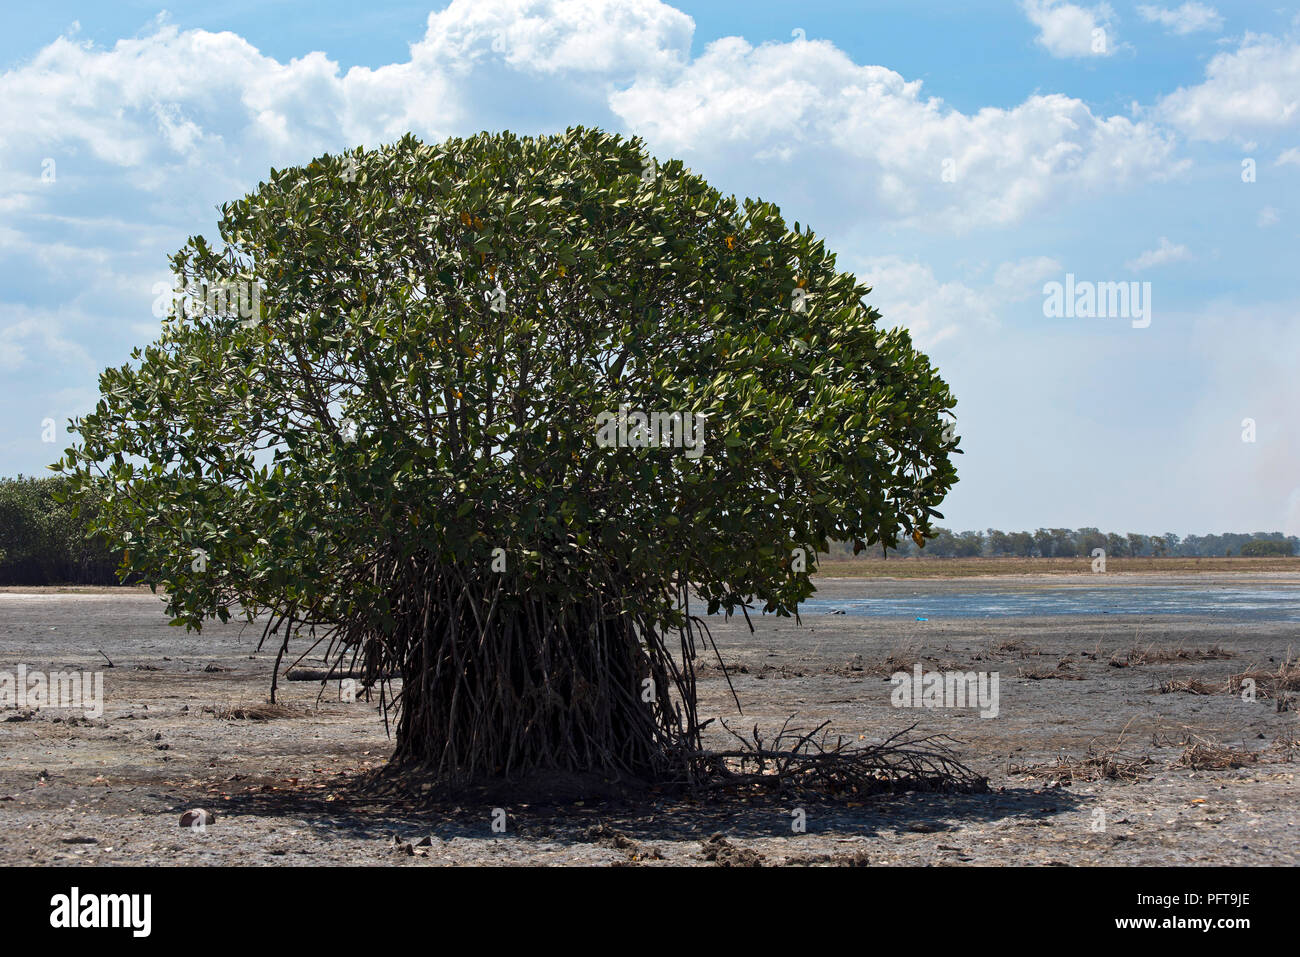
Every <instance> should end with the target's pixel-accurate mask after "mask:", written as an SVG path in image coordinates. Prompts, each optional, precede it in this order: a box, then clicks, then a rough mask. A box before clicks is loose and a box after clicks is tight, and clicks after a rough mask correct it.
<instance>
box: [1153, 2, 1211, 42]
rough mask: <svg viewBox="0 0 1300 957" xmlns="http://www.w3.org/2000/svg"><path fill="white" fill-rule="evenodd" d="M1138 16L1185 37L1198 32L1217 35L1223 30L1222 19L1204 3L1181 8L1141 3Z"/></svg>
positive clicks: (1188, 4) (1194, 3) (1191, 3)
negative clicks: (1209, 32) (1205, 31)
mask: <svg viewBox="0 0 1300 957" xmlns="http://www.w3.org/2000/svg"><path fill="white" fill-rule="evenodd" d="M1137 10H1138V15H1139V16H1141V17H1142V19H1143V20H1145V21H1147V23H1158V24H1160V25H1161V26H1163V27H1164V28H1165V29H1166V30H1168V31H1169V32H1170V33H1176V34H1179V35H1185V34H1188V33H1195V32H1197V31H1198V30H1209V31H1211V32H1215V33H1217V32H1218V31H1219V30H1222V29H1223V17H1221V16H1219V11H1218V10H1215V9H1214V7H1211V6H1207V5H1206V4H1204V3H1196V2H1195V0H1192V2H1190V3H1184V4H1183V5H1182V6H1181V7H1173V8H1168V7H1156V6H1152V5H1151V4H1146V3H1142V4H1139V5H1138V8H1137Z"/></svg>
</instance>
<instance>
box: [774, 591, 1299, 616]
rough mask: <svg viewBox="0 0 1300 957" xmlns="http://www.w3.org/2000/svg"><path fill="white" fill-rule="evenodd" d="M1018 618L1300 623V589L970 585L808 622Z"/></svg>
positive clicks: (826, 605) (822, 609)
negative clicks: (1162, 618)
mask: <svg viewBox="0 0 1300 957" xmlns="http://www.w3.org/2000/svg"><path fill="white" fill-rule="evenodd" d="M836 611H842V612H844V613H845V614H846V615H870V616H873V617H888V616H896V617H909V618H917V617H919V618H927V619H929V620H931V621H936V620H940V619H944V618H1018V617H1022V616H1029V615H1206V616H1210V617H1217V618H1224V619H1231V620H1239V621H1300V587H1278V586H1277V585H1275V584H1273V585H1267V586H1258V587H1254V586H1243V585H1235V586H1216V587H1203V586H1178V585H1173V586H1170V585H1129V584H1122V585H1121V584H1115V585H1106V586H1099V587H1098V586H1094V587H1084V586H1080V587H1068V588H1050V587H1049V588H989V587H973V588H972V589H971V590H969V591H962V590H957V589H952V590H944V591H942V592H937V591H935V590H932V589H920V588H918V589H917V590H916V591H915V593H914V594H911V595H900V594H897V593H896V592H895V593H894V594H889V595H878V596H873V597H868V598H837V599H836V598H812V599H809V600H808V601H806V602H804V603H803V604H802V605H800V607H799V613H800V614H801V615H804V616H815V615H828V614H832V613H833V612H836Z"/></svg>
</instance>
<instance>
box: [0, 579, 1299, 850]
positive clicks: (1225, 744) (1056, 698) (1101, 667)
mask: <svg viewBox="0 0 1300 957" xmlns="http://www.w3.org/2000/svg"><path fill="white" fill-rule="evenodd" d="M1133 581H1134V582H1136V581H1137V579H1134V580H1133ZM1147 581H1150V582H1151V583H1153V584H1156V585H1159V584H1160V583H1161V582H1165V583H1167V582H1166V580H1164V579H1155V578H1151V579H1148V578H1144V579H1142V582H1143V583H1145V582H1147ZM1177 582H1178V583H1179V584H1186V583H1187V582H1188V577H1187V576H1179V577H1178V579H1177ZM1196 582H1198V583H1200V584H1203V585H1205V586H1206V587H1210V588H1213V587H1219V586H1220V585H1222V584H1223V583H1230V584H1231V585H1232V586H1233V587H1238V586H1242V585H1243V584H1245V585H1246V586H1248V587H1259V588H1262V589H1271V590H1274V591H1276V590H1278V589H1287V588H1296V587H1298V586H1300V577H1297V576H1292V575H1262V576H1254V577H1253V578H1251V579H1250V580H1249V581H1244V580H1243V579H1242V578H1241V576H1213V575H1210V576H1197V577H1196ZM1251 582H1254V583H1255V584H1254V585H1251V584H1250V583H1251ZM1061 584H1062V581H1061V578H1060V577H1054V578H1053V579H1052V581H1051V587H1053V588H1059V587H1061ZM1067 584H1069V583H1068V582H1067ZM1041 585H1042V583H1041V582H1039V581H1037V580H1035V579H1033V578H1027V577H1023V578H1017V579H1014V580H1009V581H1001V582H989V581H985V582H982V583H981V584H979V585H972V583H971V582H969V581H962V582H954V581H925V582H917V581H913V582H862V581H836V580H829V581H822V582H821V583H820V586H819V587H820V592H819V598H821V599H827V600H830V601H832V602H833V601H837V600H844V601H851V600H853V599H855V598H864V597H879V598H889V597H898V596H900V595H901V596H908V597H909V600H915V601H917V602H919V603H920V605H923V604H924V603H925V602H926V600H927V599H930V598H934V599H936V600H937V599H938V598H940V597H942V596H951V595H954V594H960V593H963V592H969V591H970V589H972V588H993V589H997V588H1005V587H1008V586H1010V587H1015V588H1024V589H1034V588H1038V587H1040V586H1041ZM1077 586H1078V587H1080V588H1085V587H1095V586H1096V582H1095V580H1089V579H1088V578H1087V577H1080V579H1079V580H1078V582H1077ZM920 605H918V607H920ZM918 616H919V614H918V615H917V616H901V615H898V616H891V617H867V616H860V615H852V614H846V615H837V614H833V613H829V612H827V613H818V614H814V615H807V616H804V618H803V624H802V627H799V626H796V624H795V623H794V622H793V621H792V620H785V619H779V620H778V619H772V618H755V619H754V621H755V626H756V631H755V632H754V633H753V634H751V633H750V632H749V629H748V627H747V626H746V625H745V622H744V621H743V619H733V620H731V621H728V622H723V621H721V620H718V621H715V622H714V623H713V634H714V637H715V638H716V639H717V642H718V646H719V648H720V650H721V653H722V657H723V659H724V660H725V661H726V662H727V664H728V666H729V667H730V668H731V670H732V672H733V673H732V676H731V678H732V683H733V684H734V686H735V690H736V693H737V694H738V696H739V698H740V702H741V704H742V706H743V708H744V714H743V715H737V714H736V709H735V705H734V703H733V702H732V700H731V695H730V692H729V691H728V688H727V683H726V681H725V680H724V678H723V677H722V675H721V672H720V670H719V669H717V668H716V667H711V668H706V669H705V673H704V675H703V678H702V681H701V711H702V713H703V714H704V715H716V716H718V717H720V718H722V719H724V720H726V721H727V723H728V724H730V725H731V726H732V727H733V728H736V729H737V730H745V731H747V730H748V729H749V728H750V727H752V726H753V725H754V724H755V723H756V722H757V723H759V724H760V725H762V726H763V727H765V728H768V729H773V728H774V727H776V726H778V725H780V724H781V722H783V721H784V720H785V719H787V718H788V717H790V716H791V715H792V714H793V715H797V717H796V718H795V722H796V723H797V724H801V725H803V726H811V725H814V724H817V723H820V721H822V720H825V719H830V720H831V722H832V728H833V729H834V731H836V732H837V733H839V734H841V735H844V736H845V737H847V738H851V739H856V738H857V736H858V735H864V736H865V737H866V738H867V739H869V740H876V739H879V738H880V737H881V736H882V735H884V734H889V733H893V732H894V731H898V730H901V729H903V728H905V727H907V726H908V725H910V724H913V723H915V724H916V725H917V731H918V732H922V733H928V732H942V733H947V734H950V735H952V736H953V737H955V738H956V739H958V740H959V741H960V742H961V744H960V745H958V751H959V753H960V755H961V756H962V757H963V759H964V760H965V761H966V762H967V763H968V764H970V765H971V766H972V767H973V768H974V769H975V770H977V771H978V772H979V773H980V774H984V775H987V776H988V778H989V782H990V786H991V790H990V792H989V793H987V794H975V795H923V794H901V795H890V796H882V797H878V798H874V799H870V800H865V801H863V802H861V803H859V804H843V803H841V804H808V803H805V804H802V805H800V806H799V807H795V806H792V805H790V804H788V803H785V804H783V803H781V802H779V801H778V802H764V803H755V804H752V805H740V806H738V805H736V804H735V803H703V802H698V803H691V802H682V801H677V800H669V799H667V798H659V799H652V800H649V801H646V802H642V803H639V804H635V805H634V804H611V803H607V802H596V801H586V802H580V803H573V804H567V805H564V806H561V807H544V806H528V805H507V806H506V807H505V808H504V810H505V812H506V814H507V819H506V820H507V830H506V832H505V833H504V834H495V833H494V832H493V830H492V823H493V808H492V807H489V806H487V805H483V806H477V805H471V804H466V805H464V806H460V807H446V808H440V809H437V810H429V809H422V808H417V807H406V806H402V805H399V804H395V803H392V802H380V801H373V800H362V799H359V798H358V797H357V796H356V794H355V792H354V791H352V790H351V789H350V787H349V785H348V782H349V780H350V779H353V778H355V776H356V775H358V774H360V773H363V772H365V771H366V770H369V769H371V768H374V767H377V766H379V765H381V764H382V763H383V762H384V760H385V759H386V757H387V755H388V753H389V749H390V741H389V739H388V738H387V737H386V736H385V731H384V726H383V722H382V720H381V718H380V716H379V714H378V713H377V711H376V710H375V706H374V705H373V704H366V703H364V702H357V703H347V702H342V701H339V700H329V699H324V700H321V701H320V702H317V695H318V692H319V690H320V686H319V684H317V683H313V682H283V681H282V682H281V685H280V688H281V700H282V701H283V702H284V703H285V704H287V705H288V706H289V708H290V709H292V711H291V713H290V715H289V716H282V717H275V718H272V719H270V720H250V719H247V718H233V717H230V714H231V709H236V710H235V712H234V713H235V714H238V713H240V712H239V711H238V710H237V709H239V708H245V707H247V708H254V707H256V706H257V705H260V704H262V703H263V702H265V700H266V694H267V689H268V687H269V680H270V669H271V664H272V661H273V653H266V652H263V653H262V654H259V655H254V648H255V646H256V641H257V633H256V632H255V630H254V629H253V628H251V627H250V628H246V629H245V628H241V627H240V626H238V625H228V626H224V627H217V628H214V629H210V630H207V631H205V632H204V633H203V634H202V635H201V636H200V635H193V634H189V635H187V634H185V632H184V631H183V630H180V629H175V628H170V627H168V626H167V624H166V622H165V619H164V618H163V616H162V614H161V605H160V602H159V601H158V599H157V598H155V597H154V596H152V595H150V594H148V593H147V592H145V593H141V592H135V591H122V592H118V593H114V594H103V593H96V592H93V591H87V592H76V593H70V594H58V593H53V592H42V593H39V594H31V593H24V592H22V591H21V590H8V591H6V592H0V671H9V672H11V673H12V672H14V671H15V670H16V668H17V666H18V665H19V664H25V665H26V666H27V667H28V668H29V669H41V670H45V671H50V672H52V671H57V670H65V671H68V670H83V669H84V670H90V671H94V670H102V672H103V675H104V713H103V715H102V716H101V717H98V718H86V717H83V716H81V715H80V714H79V713H77V712H70V711H60V710H47V709H43V710H40V711H38V712H35V713H31V712H30V711H28V710H16V709H12V708H11V709H8V710H3V711H0V864H31V863H36V864H76V863H97V864H130V865H142V864H205V863H221V864H276V863H287V864H379V865H392V864H398V865H404V866H436V865H443V864H566V863H567V864H572V863H581V864H614V865H629V864H631V865H642V864H644V865H652V866H655V865H663V864H690V865H704V866H716V865H745V864H754V863H758V864H763V865H778V864H812V865H817V864H826V865H855V864H856V865H860V864H864V863H866V864H871V865H882V864H935V865H964V864H977V865H1003V864H1139V865H1147V864H1150V865H1154V864H1207V865H1220V864H1295V863H1296V862H1297V860H1298V859H1300V852H1298V851H1297V847H1298V846H1300V845H1298V841H1297V838H1300V832H1298V831H1297V826H1296V821H1297V817H1298V816H1300V812H1298V811H1297V808H1298V807H1300V802H1298V801H1297V798H1298V797H1300V782H1298V781H1297V778H1296V772H1297V770H1298V769H1300V768H1298V766H1297V763H1296V762H1295V761H1294V756H1295V753H1296V750H1297V749H1294V748H1292V747H1291V743H1292V742H1294V741H1295V740H1296V736H1297V731H1300V727H1298V724H1297V722H1298V720H1300V719H1298V717H1297V714H1298V712H1297V711H1296V710H1294V709H1292V710H1283V711H1279V710H1278V705H1277V699H1276V698H1265V697H1260V698H1259V699H1258V700H1256V701H1253V702H1251V701H1243V700H1242V699H1241V697H1240V696H1239V695H1235V694H1230V693H1228V692H1227V690H1226V689H1227V687H1228V686H1229V681H1230V679H1231V676H1232V675H1234V674H1240V673H1242V672H1244V671H1249V670H1252V669H1261V670H1265V671H1267V670H1276V669H1277V668H1278V666H1279V664H1281V663H1282V662H1284V661H1286V660H1287V658H1288V655H1289V654H1293V653H1294V652H1296V651H1300V642H1297V641H1296V638H1297V624H1296V623H1295V622H1294V621H1288V620H1262V619H1260V620H1252V619H1249V618H1247V619H1241V618H1240V617H1238V618H1232V617H1227V618H1225V617H1223V616H1213V615H1202V616H1182V615H1170V614H1164V615H1107V614H1100V613H1099V614H1092V615H1044V616H1039V617H990V618H969V617H967V618H963V617H935V616H933V615H931V616H926V617H929V620H928V621H924V622H922V621H917V620H915V618H916V617H918ZM1293 645H1296V646H1297V647H1296V648H1293V647H1292V646H1293ZM1214 646H1218V648H1220V649H1222V650H1223V651H1225V652H1227V653H1228V654H1229V655H1230V657H1227V658H1223V657H1209V658H1205V657H1200V656H1199V655H1198V653H1199V652H1203V651H1205V650H1207V649H1209V648H1211V647H1214ZM1135 648H1136V649H1137V650H1139V651H1145V652H1146V657H1147V658H1148V659H1151V660H1149V661H1147V662H1146V663H1140V662H1139V661H1138V660H1137V659H1136V658H1134V657H1133V656H1131V655H1130V654H1129V653H1130V652H1132V651H1133V650H1134V649H1135ZM100 652H102V654H100ZM1180 652H1181V654H1180ZM105 657H107V658H108V659H111V660H112V662H113V667H112V668H108V667H106V661H105ZM1112 659H1114V660H1115V661H1116V662H1123V663H1125V666H1122V667H1121V666H1119V665H1118V664H1112ZM916 661H920V662H922V663H923V665H924V667H925V668H926V670H963V671H996V672H998V674H999V676H1000V696H999V713H998V716H997V717H996V718H990V719H983V718H981V717H980V716H979V714H978V712H977V711H975V710H925V709H901V708H894V707H892V706H891V703H890V692H891V690H892V686H891V684H890V682H889V679H888V674H889V672H890V671H892V670H894V669H895V667H896V666H897V665H899V663H903V662H905V663H906V665H905V667H906V666H910V664H911V663H913V662H916ZM1049 675H1054V676H1052V677H1048V676H1049ZM1170 682H1176V683H1188V682H1199V683H1200V684H1199V685H1195V686H1196V687H1200V688H1201V690H1208V691H1209V692H1210V693H1204V694H1195V693H1189V692H1186V691H1168V692H1165V693H1162V692H1161V686H1162V685H1166V686H1167V685H1168V684H1169V683H1170ZM332 697H333V698H335V699H336V698H337V693H336V689H335V691H334V693H332ZM1297 697H1300V696H1297ZM222 715H225V717H223V716H222ZM719 733H721V732H720V730H719ZM715 740H716V742H717V743H719V744H721V743H723V739H722V738H721V737H719V738H717V739H715ZM1189 745H1199V746H1200V750H1199V751H1197V752H1193V753H1192V754H1191V756H1190V758H1189V757H1188V746H1189ZM1211 745H1213V746H1218V747H1222V748H1224V749H1225V751H1224V752H1222V753H1221V754H1219V757H1222V755H1223V754H1228V755H1230V758H1229V760H1227V761H1226V762H1224V761H1215V760H1211V761H1210V762H1209V763H1211V764H1222V763H1229V764H1231V763H1237V764H1241V766H1238V767H1217V768H1215V767H1210V768H1205V767H1201V766H1200V765H1203V764H1204V763H1205V761H1204V759H1205V758H1206V756H1207V755H1209V756H1210V757H1214V756H1215V755H1214V753H1213V752H1212V751H1211V750H1210V746H1211ZM1090 749H1091V753H1092V754H1093V755H1094V756H1099V755H1107V754H1109V755H1110V757H1111V759H1112V761H1113V762H1116V763H1118V764H1119V766H1120V767H1121V769H1133V770H1134V771H1136V774H1135V775H1132V776H1130V775H1127V774H1122V775H1121V776H1120V777H1118V778H1114V779H1105V778H1103V779H1101V780H1092V781H1090V780H1076V781H1074V782H1073V783H1069V782H1068V775H1065V774H1063V773H1058V774H1056V775H1055V776H1053V775H1052V774H1050V773H1048V774H1045V775H1042V776H1038V777H1030V776H1027V775H1026V774H1024V773H1022V769H1024V768H1034V767H1037V766H1042V765H1052V764H1054V762H1056V761H1057V759H1058V757H1060V756H1062V755H1064V756H1066V757H1067V758H1068V759H1070V760H1071V761H1073V762H1075V764H1076V766H1077V759H1081V758H1085V757H1087V755H1088V754H1089V752H1090ZM1198 755H1199V758H1200V760H1198V759H1197V758H1198ZM1189 761H1190V763H1191V764H1192V765H1193V766H1191V767H1188V766H1186V764H1187V763H1188V762H1189ZM1061 778H1066V779H1067V780H1066V781H1064V782H1063V781H1062V780H1061ZM190 808H207V809H211V810H213V811H215V813H216V815H217V819H216V821H215V822H214V823H213V824H212V825H210V826H209V827H207V828H206V829H205V830H202V831H196V830H192V829H190V828H185V827H181V826H180V825H179V821H180V817H181V814H182V812H184V811H185V810H187V809H190ZM799 811H802V815H796V812H799ZM797 816H801V817H802V819H803V820H804V821H805V822H806V830H805V831H804V832H802V833H799V832H796V831H794V830H793V829H792V823H793V822H794V821H795V820H796V817H797ZM715 835H716V836H715Z"/></svg>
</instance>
